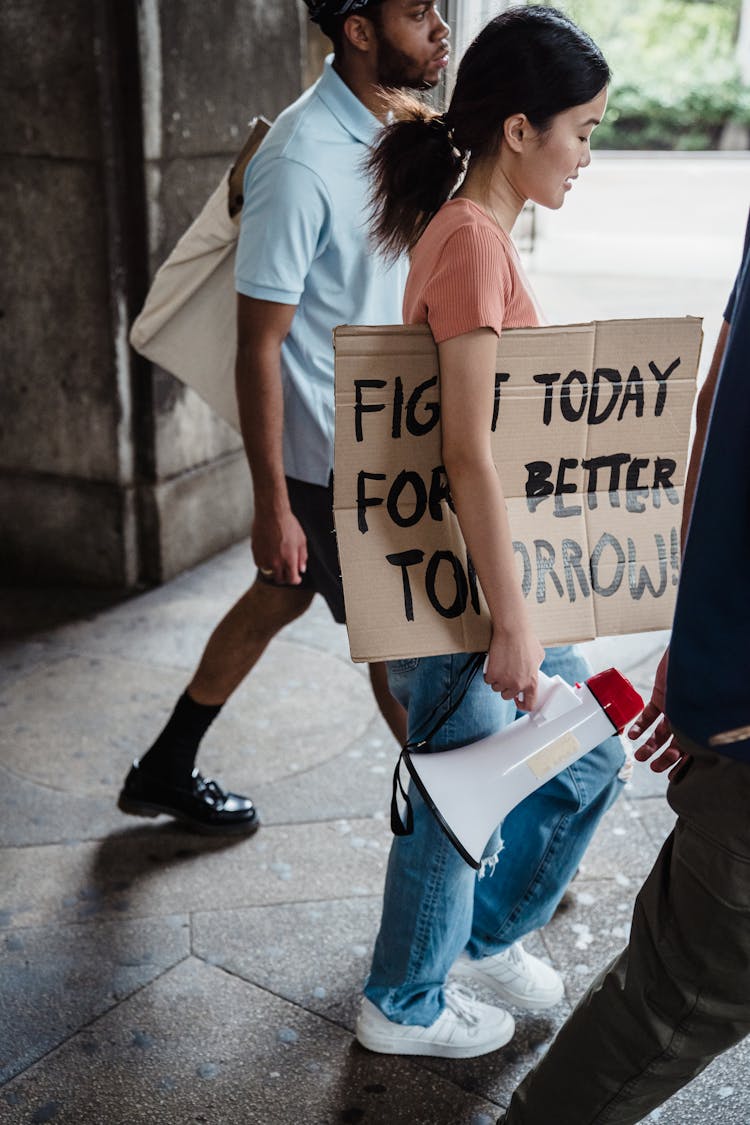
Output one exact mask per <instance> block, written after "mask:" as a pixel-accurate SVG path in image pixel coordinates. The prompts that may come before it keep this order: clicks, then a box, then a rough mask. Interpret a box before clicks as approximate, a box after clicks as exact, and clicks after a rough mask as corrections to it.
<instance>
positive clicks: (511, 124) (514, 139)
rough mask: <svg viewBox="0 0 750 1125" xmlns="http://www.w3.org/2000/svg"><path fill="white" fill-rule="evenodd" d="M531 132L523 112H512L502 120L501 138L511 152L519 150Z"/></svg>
mask: <svg viewBox="0 0 750 1125" xmlns="http://www.w3.org/2000/svg"><path fill="white" fill-rule="evenodd" d="M530 132H531V126H530V125H529V119H528V117H527V116H526V114H525V113H514V114H513V115H512V116H511V117H506V118H505V121H504V122H503V140H504V141H505V143H506V144H507V145H508V147H509V148H510V149H511V150H512V151H513V152H520V151H521V150H522V148H523V146H524V142H525V141H526V140H527V138H528V136H529V134H530Z"/></svg>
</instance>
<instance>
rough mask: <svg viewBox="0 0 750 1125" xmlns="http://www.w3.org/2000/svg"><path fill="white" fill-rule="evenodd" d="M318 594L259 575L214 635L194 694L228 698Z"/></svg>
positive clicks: (203, 699)
mask: <svg viewBox="0 0 750 1125" xmlns="http://www.w3.org/2000/svg"><path fill="white" fill-rule="evenodd" d="M312 600H313V591H312V590H303V589H300V588H299V587H298V586H271V585H270V584H269V583H267V582H260V581H256V582H255V583H254V584H253V585H252V586H251V587H250V589H249V590H247V591H246V593H244V594H243V595H242V597H241V598H240V599H239V601H237V602H235V604H234V605H233V606H232V608H231V609H230V610H229V612H228V613H227V614H226V616H225V617H223V618H222V620H221V621H220V622H219V624H218V625H217V626H216V628H215V629H214V631H213V633H212V634H211V636H210V637H209V639H208V643H207V645H206V647H205V649H204V650H203V656H202V657H201V661H200V664H199V665H198V668H197V670H196V672H195V675H194V676H193V678H192V680H191V681H190V683H189V684H188V689H187V690H188V694H189V695H190V698H191V699H193V700H195V702H196V703H201V704H203V705H207V706H213V707H221V706H222V705H223V704H224V703H226V701H227V700H228V699H229V696H230V695H231V694H232V692H233V691H234V690H235V689H236V688H237V687H239V685H240V684H241V683H242V681H243V680H244V679H245V677H246V676H247V675H248V674H249V673H250V672H251V671H252V669H253V668H254V667H255V665H256V664H257V662H258V660H259V659H260V657H261V656H262V654H263V652H264V651H265V649H266V648H267V646H268V643H269V641H272V640H273V638H274V637H275V636H276V634H277V633H278V632H280V630H281V629H283V628H284V626H285V625H289V624H291V622H292V621H294V620H295V619H296V618H298V617H300V616H301V615H302V614H303V613H304V612H305V610H307V609H308V608H309V606H310V603H311V602H312Z"/></svg>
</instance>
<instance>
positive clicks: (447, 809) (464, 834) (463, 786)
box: [403, 668, 643, 870]
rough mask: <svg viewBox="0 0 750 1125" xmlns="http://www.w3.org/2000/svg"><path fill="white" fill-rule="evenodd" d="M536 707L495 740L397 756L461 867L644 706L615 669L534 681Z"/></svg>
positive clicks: (477, 858) (476, 862)
mask: <svg viewBox="0 0 750 1125" xmlns="http://www.w3.org/2000/svg"><path fill="white" fill-rule="evenodd" d="M538 697H539V702H538V703H537V708H536V710H535V711H533V712H532V713H531V714H528V715H524V716H523V717H522V718H520V719H516V720H515V722H513V723H510V724H509V725H508V726H507V727H504V728H503V729H502V730H500V731H498V732H497V733H496V734H491V735H488V737H487V738H482V739H480V740H479V741H478V742H473V743H471V744H470V745H469V746H461V747H459V748H457V749H455V750H440V751H434V752H432V753H419V752H416V753H414V752H411V751H408V750H406V751H404V755H403V757H404V761H405V762H406V767H407V769H408V771H409V773H410V775H411V777H412V779H413V781H414V783H415V785H416V786H417V789H418V790H419V792H420V793H421V795H422V797H423V798H424V801H425V803H426V804H427V806H428V808H429V809H431V811H432V812H433V813H434V815H435V816H436V817H437V820H438V822H439V823H440V825H441V827H442V828H443V830H444V832H445V833H446V835H447V836H448V838H449V839H450V841H451V843H453V844H454V846H455V847H456V848H457V849H458V851H459V853H460V854H461V856H462V857H463V858H464V859H465V860H466V862H467V863H468V864H470V865H471V866H472V867H474V868H476V869H477V870H479V868H480V867H481V860H482V856H483V854H484V851H485V848H486V846H487V842H488V840H489V838H490V836H491V835H492V833H493V832H494V831H495V829H496V828H497V826H498V825H499V824H500V822H501V821H502V820H503V819H504V818H505V817H506V816H507V814H508V813H509V812H510V810H511V809H512V808H514V807H515V806H516V805H517V804H518V803H519V802H520V801H522V800H523V799H524V797H528V795H529V793H533V792H534V790H535V789H538V788H539V786H540V785H544V783H545V782H546V781H549V780H550V778H551V777H554V776H555V774H557V773H560V771H561V770H564V769H565V768H566V766H569V765H570V764H571V763H572V762H575V761H576V760H577V759H578V758H581V757H582V756H583V755H584V754H587V753H588V751H589V750H592V749H593V748H594V747H595V746H598V745H599V743H600V742H603V741H604V739H605V738H609V736H610V735H612V734H614V733H615V732H616V733H618V734H619V733H620V732H621V731H623V730H624V729H625V727H627V726H629V724H630V723H631V722H632V721H633V719H635V718H636V716H637V715H640V713H641V711H642V710H643V700H642V699H641V697H640V695H639V694H638V692H637V691H636V690H635V688H634V687H633V685H632V684H631V683H630V681H629V680H626V679H625V677H624V676H622V675H621V674H620V673H619V672H618V671H617V670H616V669H615V668H608V669H607V671H605V672H599V673H597V674H596V675H594V676H589V678H588V679H587V680H586V681H585V682H584V683H582V684H576V686H575V687H571V686H570V685H569V684H566V683H565V681H564V680H563V679H561V678H560V676H552V677H550V676H545V675H544V673H543V672H540V673H539V693H538Z"/></svg>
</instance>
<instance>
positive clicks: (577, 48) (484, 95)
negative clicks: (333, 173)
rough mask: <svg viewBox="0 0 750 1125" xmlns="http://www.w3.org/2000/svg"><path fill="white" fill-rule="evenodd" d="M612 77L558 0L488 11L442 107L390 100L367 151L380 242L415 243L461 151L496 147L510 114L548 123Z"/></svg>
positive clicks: (392, 247)
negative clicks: (551, 4)
mask: <svg viewBox="0 0 750 1125" xmlns="http://www.w3.org/2000/svg"><path fill="white" fill-rule="evenodd" d="M609 79H610V70H609V67H608V65H607V63H606V61H605V59H604V56H603V55H602V53H601V51H600V50H599V48H598V47H597V46H596V44H595V43H594V41H593V40H592V39H591V38H590V37H589V36H588V35H587V34H586V33H585V32H584V31H582V30H581V29H580V28H579V27H578V26H577V25H576V24H575V23H573V21H572V20H571V19H570V18H569V17H568V16H566V15H564V14H563V13H562V12H560V11H558V10H557V9H556V8H548V7H544V6H542V5H533V6H531V7H515V8H509V9H507V10H506V11H505V12H502V13H501V14H500V15H499V16H496V17H495V18H494V19H493V20H490V22H489V23H488V24H487V25H486V26H485V27H484V28H483V29H482V31H480V33H479V35H477V37H476V39H474V41H473V42H472V43H471V45H470V46H469V47H468V48H467V50H466V53H465V54H464V56H463V58H462V60H461V64H460V66H459V68H458V74H457V76H456V85H455V88H454V91H453V96H452V98H451V102H450V105H449V107H448V109H447V111H446V112H445V113H444V114H435V113H434V112H433V111H431V110H430V109H429V108H428V107H427V106H425V105H424V104H423V103H421V102H419V101H417V99H415V98H413V97H408V96H406V95H403V94H397V95H394V96H393V98H392V99H391V101H390V108H391V109H392V111H393V112H394V114H395V116H396V117H397V118H398V119H397V120H395V121H393V122H392V123H391V124H390V125H387V126H386V127H385V129H384V130H383V132H382V134H381V137H380V140H379V141H378V143H377V145H376V146H375V148H374V150H373V152H372V154H371V156H370V158H369V160H368V170H369V172H370V173H371V175H372V177H373V187H372V191H371V202H372V214H373V221H372V233H373V237H374V240H375V242H376V243H377V245H378V246H379V248H380V249H381V250H382V252H383V253H384V254H385V255H386V256H387V257H389V258H395V257H397V256H398V255H399V254H401V253H403V252H404V251H405V250H410V249H411V248H412V247H413V246H414V244H415V243H416V242H417V240H418V239H419V237H420V236H421V235H422V233H423V231H424V230H425V227H426V226H427V224H428V223H429V221H430V219H432V217H433V215H435V213H436V212H437V211H438V210H439V209H440V207H442V205H443V203H445V202H446V200H447V199H449V198H450V196H451V194H452V193H453V191H454V190H455V188H456V186H457V184H458V181H459V178H460V176H461V174H462V173H463V171H464V168H465V166H466V159H467V157H468V156H469V155H470V156H471V157H473V158H474V157H484V156H488V155H492V154H493V153H494V152H496V151H497V150H498V148H499V146H500V141H501V138H502V127H503V122H504V121H505V120H506V119H507V118H508V117H510V116H512V115H513V114H514V113H524V114H525V115H526V117H527V118H528V119H529V121H530V122H531V124H532V125H533V126H534V127H535V128H536V129H538V130H540V131H541V132H544V131H546V130H547V129H549V128H550V127H551V125H552V120H553V118H554V117H555V116H556V115H557V114H558V113H563V112H564V111H565V110H566V109H571V108H572V107H573V106H577V105H583V104H585V103H586V102H589V101H591V100H592V99H593V98H595V97H596V95H597V94H598V93H599V92H600V91H601V90H603V89H604V87H605V86H606V85H607V84H608V82H609Z"/></svg>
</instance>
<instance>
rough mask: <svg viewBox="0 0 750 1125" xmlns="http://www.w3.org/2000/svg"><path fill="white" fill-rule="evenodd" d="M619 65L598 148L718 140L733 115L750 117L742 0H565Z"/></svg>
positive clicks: (747, 121) (684, 145) (689, 145)
mask: <svg viewBox="0 0 750 1125" xmlns="http://www.w3.org/2000/svg"><path fill="white" fill-rule="evenodd" d="M561 6H562V7H564V8H565V9H566V10H567V11H568V12H569V14H570V15H571V16H572V17H573V19H575V20H576V21H577V22H578V23H579V24H580V25H581V27H583V28H585V29H586V31H588V32H589V34H590V35H592V36H593V38H594V39H595V40H596V42H597V43H598V44H599V46H600V47H601V48H602V50H603V51H604V54H605V55H606V57H607V61H608V62H609V64H610V67H611V68H612V74H613V78H612V85H611V88H610V97H609V108H608V110H607V115H606V117H605V119H604V121H603V122H602V124H601V125H600V126H599V128H598V129H597V131H596V133H595V134H594V143H595V145H596V147H597V148H645V149H705V148H709V149H710V148H715V147H716V146H717V145H718V143H719V139H720V137H721V134H722V130H723V128H724V126H725V125H726V124H727V123H728V122H737V123H738V124H741V125H750V88H748V87H747V86H743V85H742V84H741V82H740V79H739V72H738V67H737V61H736V58H735V50H736V48H735V42H736V37H737V28H738V23H739V9H740V0H713V2H712V0H619V3H617V4H604V3H602V2H601V0H567V2H565V0H563V2H562V3H561Z"/></svg>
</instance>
